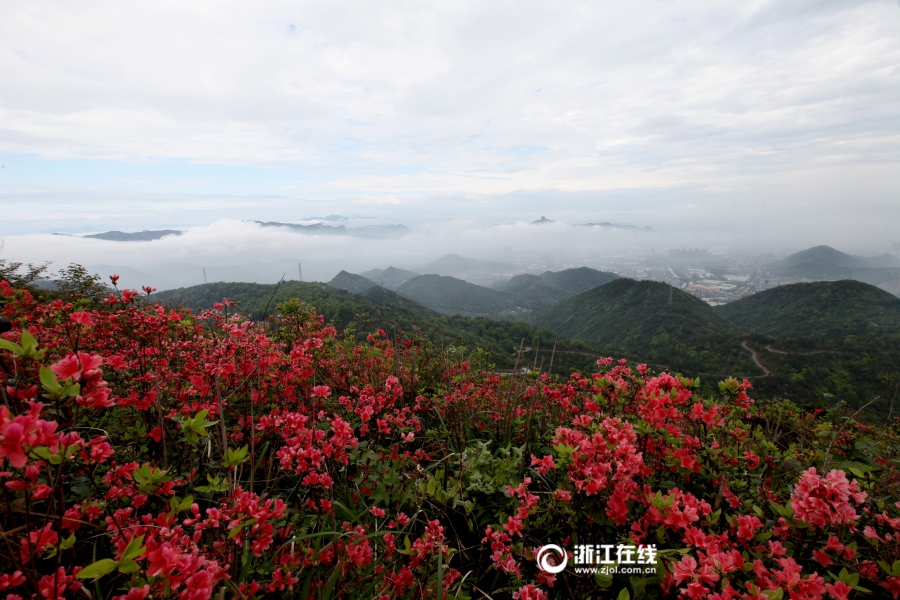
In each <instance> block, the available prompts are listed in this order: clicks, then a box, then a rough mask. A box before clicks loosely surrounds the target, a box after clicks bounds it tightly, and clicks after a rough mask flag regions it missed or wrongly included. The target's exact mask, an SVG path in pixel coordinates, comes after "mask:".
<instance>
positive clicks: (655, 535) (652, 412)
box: [0, 280, 900, 600]
mask: <svg viewBox="0 0 900 600" xmlns="http://www.w3.org/2000/svg"><path fill="white" fill-rule="evenodd" d="M113 282H114V283H115V280H114V281H113ZM152 291H153V290H152V288H147V289H145V290H144V295H141V294H139V293H137V292H134V291H129V290H124V291H122V292H115V293H112V294H109V295H108V297H106V298H105V299H104V300H103V301H102V302H99V301H96V300H92V299H90V298H84V297H79V296H78V295H77V294H76V295H74V296H73V297H72V298H71V299H70V300H68V301H66V300H55V301H53V302H49V303H42V302H39V301H37V300H36V299H35V298H34V297H32V296H31V294H30V293H28V292H27V291H25V290H18V289H14V288H13V287H12V286H10V285H9V284H8V283H7V282H5V281H4V282H0V310H2V314H3V316H4V317H5V318H7V319H9V320H10V321H12V322H13V323H14V325H15V327H14V329H13V331H12V332H10V333H9V334H5V335H4V336H3V338H2V340H0V357H2V359H3V362H4V371H3V373H2V375H0V378H2V380H3V381H2V383H3V385H2V387H0V484H2V485H0V489H2V492H0V493H2V495H3V497H2V507H0V523H2V531H0V536H2V542H0V591H2V592H3V593H4V594H7V598H8V599H16V598H64V597H70V598H74V597H79V596H82V595H85V596H88V597H91V598H113V599H121V600H139V599H144V598H181V599H186V600H199V599H206V598H213V597H215V598H225V597H227V598H262V597H286V596H296V597H316V598H331V597H341V598H356V597H372V598H379V599H382V598H420V597H429V598H434V597H447V598H450V597H453V598H484V597H490V598H514V599H543V598H556V597H560V598H562V597H596V596H602V595H606V594H609V595H615V594H619V597H620V598H622V597H624V596H623V594H627V596H628V597H629V598H640V597H648V598H662V597H673V598H674V597H683V598H691V599H700V598H710V599H715V600H724V599H728V598H744V599H748V600H751V599H752V600H770V599H776V598H781V597H787V598H795V599H818V598H827V597H831V598H836V599H844V598H848V597H849V596H850V595H872V596H873V597H885V596H888V597H893V598H898V597H900V544H898V535H900V502H898V501H900V498H898V494H897V489H898V482H900V478H898V472H897V464H898V462H897V461H898V458H900V455H898V452H897V438H896V429H895V428H894V426H892V425H891V426H882V427H874V426H869V425H865V424H862V423H859V422H857V421H855V420H853V419H850V418H849V417H847V416H846V415H843V414H841V413H840V411H837V410H835V411H830V412H825V413H823V412H821V411H819V412H818V413H817V412H807V411H803V410H801V409H799V408H798V407H796V406H794V405H792V404H790V403H787V402H784V403H782V402H779V403H772V404H758V403H756V402H754V401H753V400H752V399H751V398H750V396H749V394H750V391H751V388H750V384H749V383H748V382H747V381H743V382H740V381H737V380H735V379H728V380H725V381H723V382H722V383H721V384H720V392H721V393H720V395H719V396H718V397H716V398H702V397H699V396H698V395H697V393H696V390H697V388H698V382H697V381H694V380H690V379H686V378H683V377H680V376H675V375H672V374H669V373H660V374H654V373H651V372H650V371H648V370H647V369H646V368H645V367H644V366H642V365H637V366H631V365H629V364H627V363H626V361H618V362H614V361H613V360H612V359H603V360H600V361H598V369H597V372H596V373H592V374H579V373H573V374H572V376H571V377H569V378H567V379H558V378H556V377H553V376H549V375H548V374H546V373H542V374H530V375H528V376H525V377H516V378H506V377H500V376H499V375H497V374H495V373H492V372H483V371H479V370H477V369H475V368H474V367H473V365H472V364H470V363H468V362H466V361H460V360H457V359H453V358H452V357H448V356H445V355H442V354H441V353H440V352H438V351H437V350H436V349H435V348H432V347H431V346H430V345H429V344H428V342H427V340H423V339H419V338H417V337H415V336H413V337H407V338H403V337H401V338H398V339H393V340H392V339H388V337H387V335H386V334H385V332H383V331H380V332H378V333H377V334H372V335H371V336H369V340H368V343H367V344H362V345H360V344H357V343H355V342H354V341H353V340H352V338H350V337H344V336H341V335H339V333H338V332H337V331H335V330H334V328H332V327H329V326H327V325H326V324H325V323H324V322H323V321H322V319H321V318H320V317H319V316H317V315H316V314H315V312H314V311H313V310H312V309H311V308H310V307H308V306H306V305H304V304H301V303H299V302H289V303H285V304H283V305H281V306H279V310H278V315H277V317H275V318H273V319H272V320H271V321H269V322H267V323H264V324H260V323H252V322H249V321H246V320H243V319H241V318H240V317H239V316H236V315H235V314H234V310H233V308H232V306H231V304H230V303H229V302H228V301H227V300H223V301H222V302H221V303H219V304H217V305H216V307H215V309H214V310H210V311H206V312H203V313H200V314H196V315H194V314H191V313H190V312H189V311H186V310H179V309H173V308H170V307H166V306H162V305H158V304H152V303H150V302H149V301H148V300H147V299H146V297H147V296H149V295H150V294H151V293H152ZM550 543H552V544H557V545H559V546H561V547H563V548H568V549H570V550H571V548H572V547H574V545H576V544H618V543H624V544H634V545H642V544H643V545H647V544H654V545H655V546H656V548H657V550H658V551H657V553H656V561H657V562H656V565H655V567H656V568H655V572H653V573H643V574H640V575H637V576H635V575H629V574H605V573H602V572H596V573H587V572H577V571H576V570H574V569H572V568H569V569H566V570H563V571H561V572H560V573H557V574H552V573H548V572H544V571H542V570H541V569H539V568H538V566H537V564H536V562H535V553H536V550H537V548H538V547H540V546H542V545H545V544H550Z"/></svg>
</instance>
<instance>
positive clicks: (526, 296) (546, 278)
mask: <svg viewBox="0 0 900 600" xmlns="http://www.w3.org/2000/svg"><path fill="white" fill-rule="evenodd" d="M618 277H619V276H618V275H615V274H613V273H605V272H603V271H598V270H596V269H591V268H589V267H579V268H577V269H566V270H564V271H546V272H544V273H541V274H540V275H530V274H525V275H516V276H515V277H513V278H512V279H510V280H508V281H504V282H502V283H498V284H496V285H495V286H494V288H493V289H495V290H497V291H500V292H505V293H507V294H510V295H511V296H513V297H514V298H515V299H516V303H517V304H518V305H520V306H523V307H525V308H529V309H535V308H541V307H544V306H551V305H553V304H556V303H557V302H559V301H560V300H564V299H566V298H569V297H571V296H574V295H575V294H580V293H581V292H586V291H588V290H590V289H593V288H595V287H598V286H601V285H603V284H605V283H609V282H610V281H612V280H614V279H618Z"/></svg>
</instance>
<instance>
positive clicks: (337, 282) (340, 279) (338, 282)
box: [328, 271, 377, 294]
mask: <svg viewBox="0 0 900 600" xmlns="http://www.w3.org/2000/svg"><path fill="white" fill-rule="evenodd" d="M328 285H330V286H331V287H333V288H338V289H339V290H347V291H348V292H350V293H353V294H359V293H362V292H364V291H366V290H367V289H369V288H373V287H375V286H376V285H377V284H376V283H375V282H374V281H372V280H371V279H367V278H365V277H363V276H362V275H354V274H353V273H348V272H347V271H341V272H340V273H338V274H337V275H335V276H334V278H333V279H332V280H331V281H329V282H328Z"/></svg>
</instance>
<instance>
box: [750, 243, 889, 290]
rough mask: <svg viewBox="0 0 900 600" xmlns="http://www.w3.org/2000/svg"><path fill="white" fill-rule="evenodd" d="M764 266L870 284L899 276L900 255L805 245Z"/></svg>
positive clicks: (793, 274) (788, 274)
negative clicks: (857, 253) (864, 253)
mask: <svg viewBox="0 0 900 600" xmlns="http://www.w3.org/2000/svg"><path fill="white" fill-rule="evenodd" d="M766 268H767V269H769V270H770V271H771V272H773V273H776V274H778V275H783V276H786V277H803V278H805V279H813V280H815V279H829V280H836V279H855V280H857V281H863V282H865V283H871V284H872V285H879V284H882V283H886V282H889V281H893V280H896V279H900V259H898V258H897V257H895V256H891V255H890V254H883V255H881V256H873V257H864V256H853V255H850V254H846V253H844V252H841V251H839V250H835V249H834V248H832V247H830V246H815V247H814V248H808V249H806V250H803V251H801V252H797V253H796V254H792V255H790V256H788V257H787V258H785V259H783V260H779V261H777V262H774V263H771V264H770V265H767V266H766Z"/></svg>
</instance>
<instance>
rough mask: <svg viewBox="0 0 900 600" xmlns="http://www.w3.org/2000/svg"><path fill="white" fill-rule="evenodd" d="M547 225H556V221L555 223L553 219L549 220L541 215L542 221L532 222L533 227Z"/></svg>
mask: <svg viewBox="0 0 900 600" xmlns="http://www.w3.org/2000/svg"><path fill="white" fill-rule="evenodd" d="M547 223H556V221H554V220H553V219H548V218H547V217H545V216H543V215H541V218H540V219H538V220H537V221H532V222H531V224H532V225H545V224H547Z"/></svg>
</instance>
